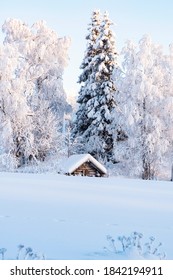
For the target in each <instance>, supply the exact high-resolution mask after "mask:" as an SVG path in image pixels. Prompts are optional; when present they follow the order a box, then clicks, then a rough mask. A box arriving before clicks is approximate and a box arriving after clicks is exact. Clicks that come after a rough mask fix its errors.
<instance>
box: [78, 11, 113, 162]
mask: <svg viewBox="0 0 173 280" xmlns="http://www.w3.org/2000/svg"><path fill="white" fill-rule="evenodd" d="M111 25H112V22H111V21H110V20H109V17H108V14H107V13H105V14H104V16H103V17H101V15H100V13H99V12H97V11H96V12H94V13H93V15H92V18H91V25H90V27H89V35H88V36H87V37H86V39H87V42H88V44H87V51H86V53H85V57H84V60H83V63H82V66H81V68H82V70H83V72H82V74H81V76H80V78H79V83H80V84H81V89H80V92H79V97H78V100H77V102H78V103H79V108H78V111H77V113H76V120H75V123H74V130H73V135H74V137H80V139H81V142H82V144H83V149H84V151H85V152H88V153H90V154H92V155H93V156H95V157H96V158H97V159H99V158H100V159H102V160H104V161H114V160H115V159H114V138H115V131H116V126H115V121H114V111H115V110H116V88H115V84H114V80H113V77H112V74H113V72H114V70H115V68H116V67H117V51H116V46H115V37H114V34H113V32H112V30H111Z"/></svg>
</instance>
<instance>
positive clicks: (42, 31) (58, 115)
mask: <svg viewBox="0 0 173 280" xmlns="http://www.w3.org/2000/svg"><path fill="white" fill-rule="evenodd" d="M3 32H4V33H5V39H4V47H5V48H6V47H7V46H8V45H10V46H11V47H13V49H14V50H15V52H16V56H17V63H16V65H15V67H14V69H13V72H14V73H15V76H16V79H17V80H18V81H19V82H20V88H21V91H22V94H23V96H24V98H25V102H26V105H27V106H28V108H29V113H27V115H28V116H29V117H27V119H29V120H30V125H28V126H27V129H28V130H29V131H30V133H31V134H32V142H31V141H30V146H31V147H30V153H29V157H28V158H26V159H25V160H24V162H26V161H27V160H28V159H36V160H37V159H39V160H44V159H45V157H46V156H47V155H48V154H50V153H52V152H55V151H56V147H57V145H59V142H60V141H59V139H58V138H59V137H60V136H61V134H60V133H59V127H60V123H61V125H62V119H63V114H64V110H65V108H66V105H67V102H66V95H65V92H64V89H63V82H62V75H63V71H64V68H65V66H66V65H67V60H68V57H67V49H68V46H69V39H68V38H59V37H58V36H57V34H56V33H55V32H54V31H52V30H51V29H49V28H48V27H47V25H46V24H45V22H44V21H40V22H37V23H35V24H34V25H33V26H32V27H31V28H30V27H29V26H28V25H27V24H25V23H23V22H22V21H20V20H17V19H9V20H7V21H6V22H5V23H4V25H3ZM16 94H18V91H17V89H16ZM18 123H20V122H18ZM21 139H23V136H21V137H20V141H21ZM19 146H21V144H19ZM23 149H24V150H25V149H26V147H25V145H23Z"/></svg>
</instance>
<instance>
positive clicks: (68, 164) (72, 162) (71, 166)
mask: <svg viewBox="0 0 173 280" xmlns="http://www.w3.org/2000/svg"><path fill="white" fill-rule="evenodd" d="M87 161H90V162H92V163H93V164H94V165H95V166H96V167H97V168H98V169H99V170H101V171H102V172H103V173H104V174H107V170H106V168H105V167H104V166H103V165H102V164H101V163H100V162H98V161H97V160H96V159H95V158H94V157H92V156H91V155H90V154H78V155H72V156H70V157H69V158H68V159H65V160H64V162H63V163H62V168H61V169H62V171H63V172H64V173H72V172H73V171H74V170H76V169H77V168H78V167H79V166H80V165H82V164H83V163H85V162H87Z"/></svg>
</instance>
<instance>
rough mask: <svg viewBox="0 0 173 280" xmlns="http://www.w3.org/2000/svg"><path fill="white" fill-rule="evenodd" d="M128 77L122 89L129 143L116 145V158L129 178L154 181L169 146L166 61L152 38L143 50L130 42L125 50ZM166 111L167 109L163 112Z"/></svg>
mask: <svg viewBox="0 0 173 280" xmlns="http://www.w3.org/2000/svg"><path fill="white" fill-rule="evenodd" d="M123 55H124V61H123V67H124V72H125V74H124V77H123V78H122V81H121V84H119V90H120V91H121V96H124V99H123V100H122V105H123V106H122V108H123V112H124V124H123V123H122V127H123V129H124V130H125V131H126V133H127V135H128V141H125V142H124V143H123V142H121V143H120V144H118V145H117V146H116V155H117V158H118V157H119V160H120V161H124V162H125V163H126V171H127V174H128V175H137V176H141V177H142V178H143V179H153V178H154V177H155V176H157V175H158V172H159V168H160V165H161V163H162V160H163V155H164V153H165V152H166V149H167V147H168V139H167V138H166V137H165V135H166V134H165V123H164V118H165V114H166V111H165V110H166V108H165V100H164V90H165V87H164V84H165V70H166V69H165V63H164V61H165V58H164V55H163V53H162V49H161V47H160V46H158V45H155V44H153V43H152V41H151V38H150V37H149V36H144V37H143V38H142V39H141V40H140V42H139V48H138V47H137V46H135V45H134V44H133V43H132V42H128V43H127V45H126V47H125V48H124V49H123ZM163 108H164V110H163Z"/></svg>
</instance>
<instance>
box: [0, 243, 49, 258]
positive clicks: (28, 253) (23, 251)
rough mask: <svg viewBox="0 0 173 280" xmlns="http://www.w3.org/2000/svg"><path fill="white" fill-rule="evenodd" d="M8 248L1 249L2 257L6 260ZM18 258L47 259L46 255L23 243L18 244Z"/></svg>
mask: <svg viewBox="0 0 173 280" xmlns="http://www.w3.org/2000/svg"><path fill="white" fill-rule="evenodd" d="M6 251H7V249H6V248H1V249H0V255H1V259H2V260H4V254H5V252H6ZM16 260H45V255H44V254H41V253H37V252H34V251H33V249H32V248H31V247H26V248H25V246H24V245H22V244H20V245H18V251H17V256H16Z"/></svg>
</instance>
